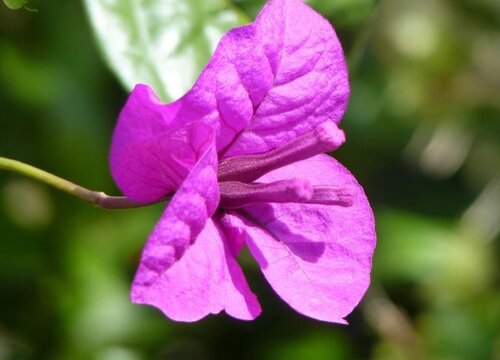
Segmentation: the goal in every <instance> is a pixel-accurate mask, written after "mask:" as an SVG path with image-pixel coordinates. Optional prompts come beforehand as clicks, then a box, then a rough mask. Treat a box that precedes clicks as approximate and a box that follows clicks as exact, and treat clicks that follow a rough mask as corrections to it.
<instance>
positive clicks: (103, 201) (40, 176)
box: [0, 157, 153, 210]
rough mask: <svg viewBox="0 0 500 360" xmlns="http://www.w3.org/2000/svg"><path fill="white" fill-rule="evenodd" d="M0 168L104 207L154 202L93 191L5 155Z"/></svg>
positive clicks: (119, 207)
mask: <svg viewBox="0 0 500 360" xmlns="http://www.w3.org/2000/svg"><path fill="white" fill-rule="evenodd" d="M0 170H7V171H10V172H13V173H16V174H19V175H22V176H25V177H28V178H31V179H33V180H36V181H39V182H41V183H44V184H46V185H49V186H52V187H53V188H56V189H58V190H60V191H63V192H65V193H67V194H70V195H72V196H74V197H77V198H79V199H81V200H83V201H85V202H87V203H89V204H92V205H93V206H95V207H98V208H102V209H108V210H120V209H132V208H138V207H143V206H149V205H152V204H153V203H140V202H136V201H133V200H131V199H129V198H127V197H125V196H109V195H106V194H105V193H103V192H101V191H92V190H89V189H86V188H84V187H82V186H80V185H77V184H74V183H72V182H71V181H68V180H66V179H63V178H61V177H59V176H56V175H54V174H51V173H49V172H47V171H45V170H42V169H39V168H37V167H34V166H32V165H28V164H26V163H23V162H21V161H17V160H13V159H8V158H5V157H0Z"/></svg>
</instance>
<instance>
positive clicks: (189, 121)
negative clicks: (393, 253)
mask: <svg viewBox="0 0 500 360" xmlns="http://www.w3.org/2000/svg"><path fill="white" fill-rule="evenodd" d="M348 95H349V84H348V79H347V70H346V65H345V61H344V56H343V52H342V49H341V46H340V44H339V42H338V40H337V37H336V36H335V33H334V31H333V29H332V27H331V26H330V24H329V23H328V22H327V21H326V20H325V19H324V18H322V17H321V16H320V15H319V14H317V13H316V12H314V11H313V10H312V9H311V8H309V7H308V6H307V5H305V4H304V3H303V2H302V1H300V0H271V1H270V2H269V3H268V4H267V5H266V6H265V7H264V9H263V10H262V11H261V13H260V14H259V15H258V17H257V19H256V21H255V22H254V23H252V24H250V25H247V26H243V27H240V28H235V29H232V30H231V31H229V32H228V33H227V34H225V36H224V37H223V38H222V40H221V42H220V43H219V45H218V47H217V49H216V51H215V53H214V55H213V56H212V58H211V59H210V61H209V63H208V65H207V66H206V67H205V69H204V70H203V72H202V74H201V75H200V77H199V79H198V80H197V82H196V83H195V85H194V86H193V88H192V89H191V90H190V91H189V92H188V93H187V94H186V95H184V96H183V97H182V98H181V99H179V100H177V101H175V102H173V103H170V104H162V103H161V102H160V101H159V100H158V98H157V97H156V96H155V95H154V93H153V91H152V90H151V89H150V88H149V87H148V86H146V85H137V87H136V88H135V89H134V91H133V92H132V94H131V95H130V97H129V99H128V101H127V103H126V105H125V107H124V108H123V110H122V112H121V114H120V117H119V119H118V124H117V127H116V129H115V132H114V136H113V142H112V147H111V156H110V158H111V171H112V174H113V177H114V179H115V181H116V183H117V184H118V186H119V188H120V189H121V190H122V191H123V193H124V194H125V195H126V196H128V197H129V198H131V199H133V200H136V201H140V202H154V201H158V200H160V199H163V198H165V197H167V196H169V195H171V194H173V193H174V192H175V195H173V197H172V199H171V201H170V203H169V204H168V206H167V208H166V209H165V211H164V213H163V215H162V216H161V218H160V221H159V222H158V224H157V225H156V227H155V228H154V230H153V232H152V234H151V235H150V237H149V239H148V242H147V244H146V246H145V248H144V251H143V254H142V259H141V263H140V265H139V269H138V271H137V274H136V276H135V279H134V282H133V286H132V294H131V297H132V301H134V302H136V303H143V304H150V305H153V306H155V307H157V308H159V309H160V310H161V311H163V312H164V313H165V314H166V315H167V316H168V317H169V318H171V319H174V320H179V321H195V320H198V319H200V318H203V317H204V316H206V315H208V314H211V313H212V314H216V313H219V312H220V311H222V310H225V311H226V313H228V314H229V315H231V316H233V317H235V318H239V319H245V320H249V319H254V318H255V317H257V316H258V315H259V313H260V311H261V309H260V305H259V303H258V301H257V298H256V297H255V295H254V294H253V293H252V292H251V290H250V289H249V286H248V284H247V282H246V280H245V277H244V275H243V273H242V271H241V268H240V267H239V265H238V264H237V262H236V260H235V259H236V257H237V256H238V254H239V252H240V250H241V248H242V247H243V246H244V245H246V246H248V248H249V250H250V252H251V254H252V255H253V257H254V258H255V259H256V260H257V262H258V264H259V266H260V267H261V269H262V272H263V273H264V276H265V277H266V279H267V281H268V282H269V283H270V284H271V286H272V287H273V289H274V290H275V291H276V293H277V294H278V295H279V296H280V297H281V298H282V299H283V300H284V301H286V302H287V303H288V304H289V305H290V306H291V307H292V308H294V309H295V310H297V311H298V312H300V313H302V314H304V315H307V316H310V317H312V318H315V319H319V320H324V321H331V322H337V323H346V321H345V320H344V317H345V316H346V315H347V314H349V313H350V312H351V311H352V309H353V308H354V307H355V306H356V305H357V303H358V302H359V301H360V299H361V297H362V296H363V294H364V292H365V291H366V289H367V287H368V284H369V275H370V269H371V257H372V254H373V250H374V246H375V231H374V220H373V215H372V211H371V208H370V205H369V203H368V201H367V199H366V196H365V194H364V192H363V189H362V188H361V187H360V186H359V184H358V183H357V182H356V180H355V179H354V177H353V176H352V175H351V174H350V173H349V172H348V171H347V170H346V169H345V168H344V167H343V166H342V165H341V164H339V163H338V162H337V161H336V160H334V159H332V158H331V157H329V156H327V155H323V153H325V152H328V151H332V150H335V149H336V148H338V147H339V146H340V145H341V144H342V143H343V141H344V134H343V132H342V131H341V130H339V129H338V127H337V124H338V123H339V122H340V120H341V117H342V116H343V114H344V111H345V109H346V106H347V101H348Z"/></svg>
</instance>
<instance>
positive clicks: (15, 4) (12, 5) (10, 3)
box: [3, 0, 28, 10]
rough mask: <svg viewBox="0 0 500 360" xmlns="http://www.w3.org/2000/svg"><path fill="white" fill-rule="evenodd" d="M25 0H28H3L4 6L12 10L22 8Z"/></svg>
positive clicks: (26, 0)
mask: <svg viewBox="0 0 500 360" xmlns="http://www.w3.org/2000/svg"><path fill="white" fill-rule="evenodd" d="M27 2H28V0H3V3H4V4H5V6H7V7H8V8H9V9H12V10H17V9H20V8H22V7H23V6H24V5H25V4H26V3H27Z"/></svg>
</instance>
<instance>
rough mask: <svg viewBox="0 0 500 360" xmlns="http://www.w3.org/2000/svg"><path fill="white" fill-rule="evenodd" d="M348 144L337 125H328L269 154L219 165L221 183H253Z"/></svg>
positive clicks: (232, 160)
mask: <svg viewBox="0 0 500 360" xmlns="http://www.w3.org/2000/svg"><path fill="white" fill-rule="evenodd" d="M344 141H345V135H344V132H343V131H342V130H340V129H339V128H338V127H337V125H336V124H335V123H333V122H330V121H329V122H325V123H322V124H320V125H318V126H317V127H316V128H315V129H314V130H312V131H310V132H308V133H305V134H303V135H301V136H299V137H298V138H297V139H295V140H292V141H290V142H289V143H287V144H285V145H283V146H281V147H279V148H276V149H273V150H270V151H268V152H266V153H262V154H256V155H244V156H235V157H232V158H229V159H226V160H223V161H222V162H221V163H220V164H219V169H218V172H217V175H218V178H219V181H241V182H251V181H254V180H257V179H258V178H260V177H261V176H262V175H264V174H265V173H267V172H269V171H271V170H273V169H277V168H280V167H282V166H285V165H289V164H292V163H294V162H296V161H300V160H304V159H307V158H310V157H312V156H314V155H318V154H322V153H325V152H329V151H333V150H336V149H338V148H339V147H340V145H342V144H343V143H344Z"/></svg>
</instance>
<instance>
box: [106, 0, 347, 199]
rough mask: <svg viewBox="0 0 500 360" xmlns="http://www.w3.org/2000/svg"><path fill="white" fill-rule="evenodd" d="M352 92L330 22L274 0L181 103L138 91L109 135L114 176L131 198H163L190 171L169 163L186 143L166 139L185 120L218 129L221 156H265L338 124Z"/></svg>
mask: <svg viewBox="0 0 500 360" xmlns="http://www.w3.org/2000/svg"><path fill="white" fill-rule="evenodd" d="M348 94H349V85H348V82H347V70H346V65H345V61H344V55H343V52H342V48H341V46H340V44H339V42H338V39H337V37H336V35H335V32H334V31H333V29H332V27H331V25H330V24H329V23H328V21H326V20H325V19H324V18H322V17H321V16H320V15H319V14H318V13H316V12H315V11H314V10H312V9H311V8H310V7H308V6H307V5H305V4H304V3H303V2H302V1H301V0H274V1H270V2H269V3H268V4H267V5H266V6H265V7H264V9H263V10H262V12H261V13H260V14H259V16H258V18H257V20H256V21H255V23H252V24H250V25H247V26H243V27H240V28H235V29H232V30H231V31H229V32H228V33H227V34H226V35H225V36H224V37H223V38H222V40H221V41H220V43H219V45H218V47H217V49H216V51H215V53H214V55H213V56H212V58H211V59H210V61H209V63H208V64H207V66H206V67H205V69H204V70H203V72H202V74H201V75H200V77H199V79H198V80H197V82H196V83H195V84H194V86H193V88H192V89H191V90H190V91H189V92H188V93H187V94H186V95H185V96H183V97H182V98H181V99H179V100H178V101H176V102H173V103H170V104H167V105H163V104H161V102H160V101H159V100H158V98H157V97H156V96H155V95H154V93H153V91H152V90H151V89H150V88H149V87H148V86H147V85H138V86H137V87H136V88H135V89H134V91H133V92H132V94H131V95H130V98H129V100H128V101H127V103H126V105H125V107H124V108H123V110H122V112H121V114H120V117H119V119H118V124H117V127H116V129H115V132H114V135H113V143H112V147H111V169H112V173H113V177H114V178H115V181H116V182H117V184H118V186H119V187H120V189H121V190H122V191H123V192H124V193H125V195H127V196H129V197H131V198H132V199H134V200H137V201H154V200H157V199H158V198H161V197H162V196H165V195H166V194H168V193H169V192H171V191H173V190H175V188H176V187H177V186H178V185H179V183H180V181H182V179H183V178H184V177H185V176H186V175H187V172H188V170H189V166H185V164H181V165H177V164H176V163H175V161H173V160H171V158H173V157H175V156H174V155H172V154H171V152H172V151H175V149H178V148H179V147H180V148H183V146H182V144H177V143H176V144H172V141H171V139H170V138H171V137H172V134H173V133H174V132H175V131H176V130H177V129H179V128H182V127H184V124H187V123H192V122H203V123H205V124H207V125H210V126H212V128H213V129H214V131H215V133H216V144H217V145H216V146H217V151H218V152H221V153H223V154H224V157H229V156H235V155H242V154H252V153H260V152H264V151H267V150H270V149H272V148H275V147H278V146H280V145H282V144H284V143H287V142H289V141H290V140H292V139H293V138H295V137H296V136H298V135H300V134H303V133H305V132H307V131H310V130H311V129H312V128H314V127H315V126H316V125H317V124H319V123H322V122H325V121H335V122H336V123H338V122H340V119H341V117H342V115H343V113H344V111H345V108H346V104H347V99H348ZM181 143H182V141H181ZM155 164H156V165H155ZM186 168H187V170H186ZM179 179H180V180H179Z"/></svg>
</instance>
